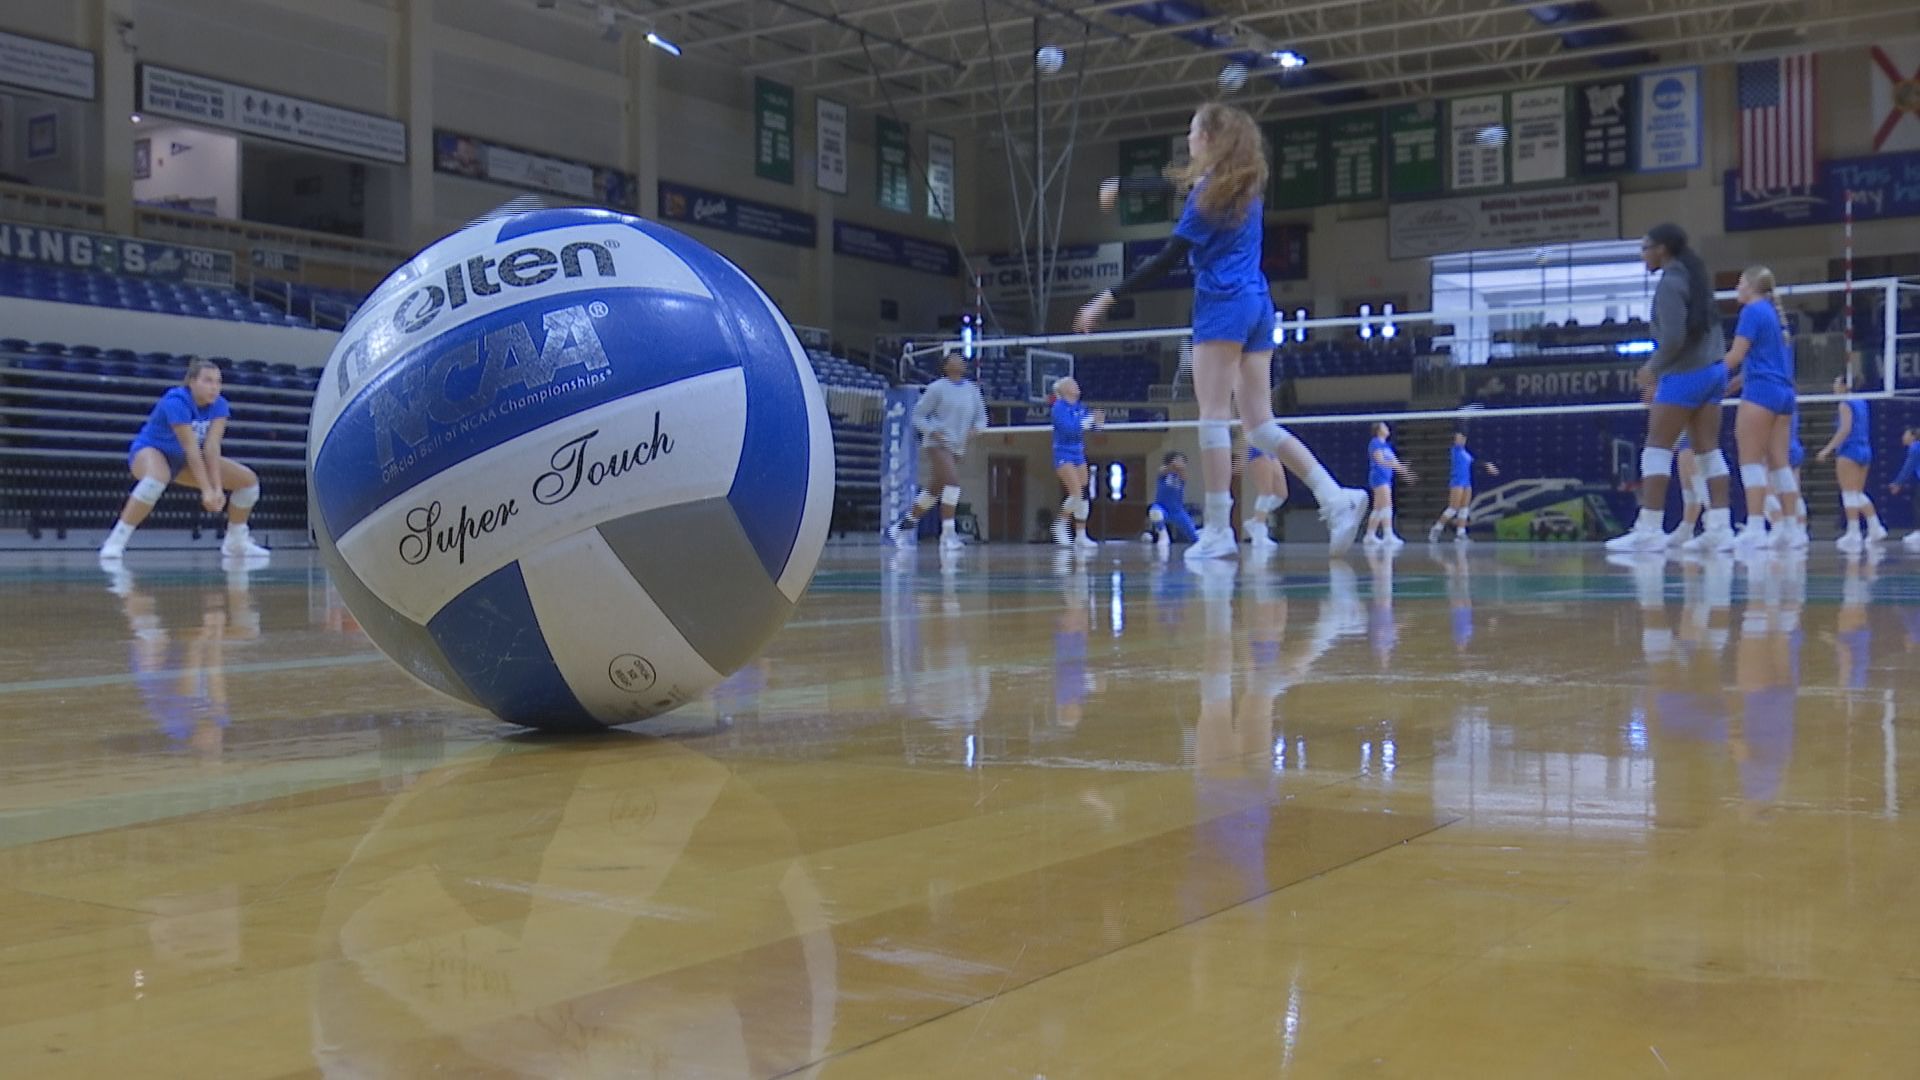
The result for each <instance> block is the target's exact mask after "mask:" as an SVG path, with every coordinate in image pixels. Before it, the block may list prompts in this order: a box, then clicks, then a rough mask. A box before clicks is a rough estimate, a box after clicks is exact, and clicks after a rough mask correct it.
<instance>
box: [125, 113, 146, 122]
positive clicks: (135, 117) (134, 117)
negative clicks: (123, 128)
mask: <svg viewBox="0 0 1920 1080" xmlns="http://www.w3.org/2000/svg"><path fill="white" fill-rule="evenodd" d="M127 119H129V120H131V121H133V122H134V123H136V124H137V123H139V122H140V121H142V120H145V119H146V117H144V116H141V115H140V114H139V113H134V114H133V115H132V116H129V117H127Z"/></svg>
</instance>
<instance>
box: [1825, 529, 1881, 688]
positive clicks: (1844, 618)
mask: <svg viewBox="0 0 1920 1080" xmlns="http://www.w3.org/2000/svg"><path fill="white" fill-rule="evenodd" d="M1875 561H1876V560H1873V559H1863V558H1859V557H1855V558H1851V559H1848V560H1847V573H1846V577H1845V578H1844V579H1843V580H1842V581H1841V584H1840V610H1839V612H1838V613H1837V614H1836V615H1835V616H1834V621H1833V648H1834V659H1835V662H1836V664H1837V665H1838V667H1839V669H1840V677H1841V678H1842V679H1844V680H1846V683H1845V685H1846V688H1847V689H1849V690H1865V689H1866V688H1867V677H1868V672H1869V671H1870V669H1871V667H1872V664H1873V627H1872V625H1871V624H1870V623H1869V622H1868V620H1867V603H1868V602H1869V601H1870V600H1871V599H1872V598H1873V582H1874V579H1875V577H1876V576H1877V575H1876V573H1875V568H1874V563H1875Z"/></svg>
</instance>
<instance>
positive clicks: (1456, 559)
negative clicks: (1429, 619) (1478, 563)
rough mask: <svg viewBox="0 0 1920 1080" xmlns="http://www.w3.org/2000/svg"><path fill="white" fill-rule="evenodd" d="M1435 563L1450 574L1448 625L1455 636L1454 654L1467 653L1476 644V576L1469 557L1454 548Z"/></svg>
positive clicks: (1448, 581) (1448, 580)
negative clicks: (1474, 626) (1474, 616)
mask: <svg viewBox="0 0 1920 1080" xmlns="http://www.w3.org/2000/svg"><path fill="white" fill-rule="evenodd" d="M1434 561H1436V562H1438V563H1439V564H1440V568H1441V569H1442V570H1444V571H1446V574H1447V621H1448V629H1449V630H1450V632H1451V633H1452V636H1453V651H1455V652H1466V651H1467V647H1468V646H1469V645H1472V644H1473V572H1472V570H1471V569H1470V568H1469V567H1470V564H1469V563H1468V562H1467V553H1466V552H1465V551H1463V550H1461V549H1459V548H1455V549H1454V550H1453V551H1451V552H1450V553H1448V554H1445V555H1435V556H1434Z"/></svg>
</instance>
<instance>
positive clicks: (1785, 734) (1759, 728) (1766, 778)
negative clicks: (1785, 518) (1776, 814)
mask: <svg viewBox="0 0 1920 1080" xmlns="http://www.w3.org/2000/svg"><path fill="white" fill-rule="evenodd" d="M1774 570H1775V572H1779V568H1778V567H1775V568H1774ZM1763 590H1764V591H1765V592H1766V594H1767V596H1766V602H1764V603H1758V604H1756V603H1751V602H1750V603H1749V604H1748V606H1747V609H1746V611H1745V612H1744V613H1743V614H1742V617H1741V620H1740V642H1739V644H1738V646H1736V648H1735V650H1734V685H1735V688H1736V689H1737V691H1738V694H1739V697H1738V700H1739V705H1740V710H1739V723H1738V724H1737V725H1736V726H1735V728H1734V737H1733V741H1732V751H1733V760H1734V762H1735V764H1736V765H1737V766H1738V768H1739V770H1740V791H1741V794H1742V795H1744V796H1745V797H1746V798H1747V800H1748V801H1750V802H1772V801H1773V800H1774V799H1776V798H1778V797H1779V794H1780V785H1781V783H1782V781H1783V780H1784V779H1785V777H1786V771H1787V762H1788V760H1789V759H1790V758H1791V757H1792V756H1793V723H1794V702H1795V700H1796V699H1797V698H1798V697H1799V694H1800V659H1799V653H1800V649H1799V635H1798V633H1797V630H1798V626H1799V619H1798V614H1797V612H1794V611H1793V610H1792V609H1790V608H1787V607H1785V606H1782V605H1781V603H1780V595H1781V589H1780V588H1779V585H1778V583H1777V582H1766V583H1764V584H1763Z"/></svg>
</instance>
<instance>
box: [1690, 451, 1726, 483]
mask: <svg viewBox="0 0 1920 1080" xmlns="http://www.w3.org/2000/svg"><path fill="white" fill-rule="evenodd" d="M1694 457H1695V458H1696V459H1698V460H1699V462H1700V475H1701V476H1703V477H1705V478H1706V479H1708V480H1712V479H1713V478H1714V477H1716V476H1725V475H1727V474H1728V473H1729V472H1731V471H1732V470H1731V469H1728V468H1727V455H1726V452H1725V451H1723V450H1721V449H1720V448H1719V447H1717V446H1716V447H1714V448H1713V449H1711V450H1708V451H1707V452H1706V453H1704V454H1702V453H1696V454H1694Z"/></svg>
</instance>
